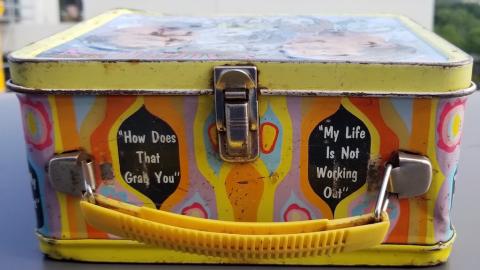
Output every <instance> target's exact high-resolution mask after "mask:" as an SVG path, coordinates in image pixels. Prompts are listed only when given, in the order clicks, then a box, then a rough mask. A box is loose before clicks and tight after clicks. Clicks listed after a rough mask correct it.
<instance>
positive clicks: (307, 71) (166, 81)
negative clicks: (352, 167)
mask: <svg viewBox="0 0 480 270" xmlns="http://www.w3.org/2000/svg"><path fill="white" fill-rule="evenodd" d="M131 12H133V11H129V10H115V11H112V12H109V13H106V14H103V15H100V16H98V17H96V18H94V19H92V20H89V21H87V22H85V23H82V24H79V25H77V26H75V27H73V28H71V29H69V30H67V31H65V32H63V33H60V34H58V35H55V36H52V37H50V38H47V39H45V40H43V41H40V42H37V43H34V44H32V45H30V46H27V47H25V48H24V49H21V50H19V51H16V52H15V53H13V54H12V55H11V56H10V59H11V61H12V63H11V73H12V79H13V82H14V83H15V84H17V85H20V86H24V87H29V88H35V89H63V90H69V89H70V90H81V89H122V90H138V89H147V90H148V89H151V90H162V89H210V88H211V81H210V80H211V70H212V68H213V67H214V66H217V65H225V64H245V63H244V62H236V61H224V62H222V61H181V62H176V61H147V62H139V61H111V60H110V61H100V60H71V61H58V60H56V59H54V60H52V59H50V60H48V59H42V58H38V57H37V55H38V54H39V53H41V52H44V51H46V50H48V49H50V48H53V47H55V46H58V45H60V44H62V43H65V42H67V41H69V40H72V39H74V38H76V37H78V36H80V35H82V34H84V33H86V32H88V31H91V30H93V29H95V28H96V27H98V26H101V25H103V24H104V23H106V22H108V21H110V20H112V19H114V18H116V17H117V16H120V15H122V14H126V13H131ZM396 18H398V19H399V20H401V21H402V22H403V23H404V24H405V25H407V26H408V27H409V28H410V29H412V31H413V32H414V33H416V34H417V35H418V36H419V37H420V38H422V39H423V40H425V41H426V42H427V43H428V44H430V45H431V46H433V47H434V48H435V49H436V50H438V51H439V52H441V53H442V54H443V55H445V56H446V57H447V60H446V61H445V62H444V63H437V64H415V63H411V64H410V63H409V64H405V63H403V64H400V63H387V62H385V63H345V62H338V63H336V62H325V63H323V62H264V61H263V62H262V61H252V62H250V64H254V65H256V66H257V68H258V69H259V70H260V71H261V72H260V86H261V87H264V88H268V89H272V90H275V89H282V90H283V89H287V90H288V89H305V90H309V89H310V90H332V91H335V90H337V91H384V92H392V91H397V92H407V93H408V92H432V91H434V92H449V91H454V90H459V89H464V88H468V87H469V85H470V80H471V70H472V59H471V57H470V56H468V55H466V54H465V53H463V52H461V51H460V50H459V49H457V48H456V47H454V46H453V45H450V44H449V43H448V42H446V41H444V40H443V39H441V38H439V37H438V36H436V35H435V34H433V33H431V32H429V31H427V30H425V29H423V28H421V27H419V26H418V25H416V24H415V23H413V22H411V21H410V20H408V19H406V18H403V17H396ZM85 78H89V79H88V80H85Z"/></svg>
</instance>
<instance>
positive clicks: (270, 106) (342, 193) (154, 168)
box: [19, 95, 465, 245]
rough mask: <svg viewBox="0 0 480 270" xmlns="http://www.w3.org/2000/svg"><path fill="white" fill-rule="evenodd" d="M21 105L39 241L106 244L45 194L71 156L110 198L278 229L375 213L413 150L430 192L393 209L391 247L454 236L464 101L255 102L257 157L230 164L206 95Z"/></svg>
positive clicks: (36, 100)
mask: <svg viewBox="0 0 480 270" xmlns="http://www.w3.org/2000/svg"><path fill="white" fill-rule="evenodd" d="M19 97H20V102H21V107H22V114H23V124H24V131H25V138H26V142H27V146H28V160H29V165H30V171H31V172H32V178H33V181H32V188H33V190H34V196H35V201H36V205H35V206H36V211H37V218H38V221H39V222H38V224H39V232H40V233H41V234H43V235H45V236H48V237H52V238H61V239H84V238H110V237H112V236H111V235H108V234H105V233H103V232H100V231H97V230H95V229H93V228H91V227H89V226H87V225H86V224H85V222H84V220H83V219H82V217H81V215H78V213H80V212H79V209H78V199H77V198H74V197H71V196H68V195H65V194H61V193H57V192H55V190H54V189H53V188H52V186H51V185H50V184H49V181H48V174H46V173H45V170H44V168H45V167H46V165H47V163H48V159H49V158H50V157H51V156H52V155H53V154H54V153H59V152H64V151H72V150H77V149H84V150H85V151H87V152H89V153H90V154H91V155H92V156H93V157H94V160H95V164H96V166H95V174H96V179H97V187H98V189H97V190H98V192H100V193H101V194H103V195H105V196H107V197H110V198H114V199H117V200H121V201H124V202H128V203H131V204H135V205H145V206H148V207H152V208H158V209H162V210H166V211H171V212H174V213H178V214H183V215H189V216H196V217H202V218H209V219H221V220H234V221H276V222H284V221H294V220H309V219H320V218H341V217H347V216H355V215H361V214H365V213H369V212H371V211H372V209H373V207H374V204H375V200H376V195H377V190H378V182H379V181H380V179H381V176H382V168H383V163H384V162H385V161H386V160H387V159H388V158H389V157H390V155H391V153H392V152H394V151H396V150H398V149H402V150H406V151H411V152H415V153H419V154H423V155H427V156H428V157H429V158H430V160H431V161H432V165H433V168H434V170H433V172H434V174H433V182H432V185H431V188H430V190H429V191H428V193H427V194H425V195H423V196H421V197H417V198H412V199H402V200H398V199H395V198H392V199H391V203H390V206H389V209H388V213H389V215H390V219H391V228H390V232H389V235H388V238H387V242H388V243H411V244H428V245H430V244H434V243H438V242H440V241H441V242H445V241H447V240H449V239H450V238H451V237H452V235H453V231H452V227H451V223H450V215H449V214H450V208H451V201H452V192H453V182H454V180H455V176H456V173H457V163H458V155H459V152H458V149H459V144H460V141H461V135H462V127H463V112H464V108H465V98H449V99H398V98H359V97H286V96H272V97H260V100H259V114H260V116H259V117H260V125H259V129H260V130H259V134H260V150H261V154H260V157H259V159H257V160H256V161H255V162H251V163H245V164H236V163H228V162H224V161H222V160H221V159H220V158H219V156H218V150H217V149H218V142H217V137H216V133H215V132H216V130H215V117H214V110H213V108H214V106H213V98H212V97H211V96H189V97H187V96H103V97H101V96H97V97H95V96H78V97H72V96H63V97H62V96H50V97H45V96H34V95H19ZM126 159H128V160H126Z"/></svg>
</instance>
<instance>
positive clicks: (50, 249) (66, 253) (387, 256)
mask: <svg viewBox="0 0 480 270" xmlns="http://www.w3.org/2000/svg"><path fill="white" fill-rule="evenodd" d="M38 238H39V240H40V250H41V251H42V252H43V253H45V254H47V255H48V256H49V257H51V258H54V259H59V260H78V261H89V262H124V263H204V264H287V265H384V266H403V265H409V266H426V265H435V264H439V263H442V262H445V261H446V260H447V259H448V256H449V255H450V251H451V248H452V244H453V241H454V238H455V237H453V238H452V239H451V240H449V241H448V242H446V243H443V244H442V243H441V244H437V245H432V246H417V245H380V246H377V247H374V248H370V249H366V250H360V251H354V252H347V253H340V254H336V255H333V256H319V257H307V258H288V259H287V258H286V259H276V260H272V259H261V260H260V259H253V258H251V259H233V258H230V259H227V258H222V257H211V256H204V255H197V254H193V253H184V252H180V251H174V250H169V249H163V248H157V247H153V246H147V245H143V244H139V243H138V242H135V241H130V240H98V239H97V240H94V239H85V240H55V239H51V238H46V237H44V236H41V235H38Z"/></svg>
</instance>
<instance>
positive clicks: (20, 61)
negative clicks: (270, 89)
mask: <svg viewBox="0 0 480 270" xmlns="http://www.w3.org/2000/svg"><path fill="white" fill-rule="evenodd" d="M7 61H8V62H9V63H12V64H29V63H58V62H62V63H84V62H96V63H102V64H106V63H144V62H145V63H172V62H177V63H185V62H188V63H206V62H232V65H237V63H245V64H247V65H248V64H252V65H253V64H257V63H273V64H274V63H289V64H353V65H372V64H373V65H385V66H402V65H406V66H427V67H444V68H452V67H461V66H466V65H469V64H472V63H473V58H472V57H471V56H470V55H467V57H466V58H465V59H463V60H460V61H454V62H413V61H406V62H400V61H384V62H381V61H373V60H372V61H368V60H366V61H348V60H297V59H295V60H293V59H274V58H272V59H261V60H254V61H252V60H247V59H238V58H223V59H201V58H198V59H195V58H193V59H176V58H173V59H148V58H146V59H130V58H116V59H101V58H65V57H58V58H47V57H35V58H28V59H27V58H17V57H15V56H13V55H11V54H9V55H7ZM245 64H242V65H245Z"/></svg>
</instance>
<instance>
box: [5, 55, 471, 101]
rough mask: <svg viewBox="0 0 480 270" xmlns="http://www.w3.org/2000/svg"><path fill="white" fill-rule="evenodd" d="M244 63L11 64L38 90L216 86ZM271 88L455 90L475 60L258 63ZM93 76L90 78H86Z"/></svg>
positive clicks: (464, 83)
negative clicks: (221, 73) (222, 73)
mask: <svg viewBox="0 0 480 270" xmlns="http://www.w3.org/2000/svg"><path fill="white" fill-rule="evenodd" d="M226 64H245V63H241V62H222V61H219V62H217V61H212V62H95V61H81V62H78V61H67V62H25V63H16V62H14V63H11V74H12V80H13V82H14V83H15V84H17V85H20V86H23V87H29V88H35V89H65V90H69V89H71V90H78V89H122V90H129V89H131V90H138V89H152V90H156V89H210V88H211V87H212V86H211V76H212V69H213V67H214V66H218V65H226ZM253 64H255V65H256V66H257V68H258V69H259V71H260V74H259V84H260V86H261V87H264V88H268V89H285V90H288V89H305V90H309V89H310V90H315V89H317V90H322V89H328V90H333V91H334V90H338V91H342V90H343V91H369V90H370V91H385V92H391V91H399V92H407V93H408V92H449V91H455V90H459V89H464V88H468V87H469V86H470V81H471V76H472V64H466V65H463V66H456V67H455V66H453V67H441V66H422V65H406V64H402V65H400V64H398V65H385V64H347V63H287V62H285V63H280V62H258V63H256V62H254V63H253ZM86 78H88V79H86Z"/></svg>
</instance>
